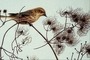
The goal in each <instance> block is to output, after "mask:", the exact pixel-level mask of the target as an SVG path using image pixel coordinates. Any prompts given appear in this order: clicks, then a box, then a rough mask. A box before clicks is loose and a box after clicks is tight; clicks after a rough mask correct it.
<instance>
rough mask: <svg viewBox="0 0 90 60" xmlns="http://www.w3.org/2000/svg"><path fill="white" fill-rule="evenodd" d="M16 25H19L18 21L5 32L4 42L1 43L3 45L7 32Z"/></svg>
mask: <svg viewBox="0 0 90 60" xmlns="http://www.w3.org/2000/svg"><path fill="white" fill-rule="evenodd" d="M15 25H17V23H16V24H14V25H12V26H11V27H10V28H8V29H7V31H6V32H5V33H4V36H3V39H2V43H1V47H2V46H3V43H4V39H5V36H6V34H7V32H8V31H9V30H10V29H11V28H12V27H14V26H15Z"/></svg>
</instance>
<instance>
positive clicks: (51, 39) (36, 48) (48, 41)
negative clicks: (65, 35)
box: [35, 30, 64, 49]
mask: <svg viewBox="0 0 90 60" xmlns="http://www.w3.org/2000/svg"><path fill="white" fill-rule="evenodd" d="M63 31H64V30H62V31H60V32H59V33H58V34H56V35H55V36H54V37H53V38H51V39H50V40H49V41H48V43H50V42H51V41H52V40H53V39H54V38H55V37H56V36H58V35H59V34H60V33H62V32H63ZM46 45H47V43H46V44H44V45H42V46H40V47H37V48H35V49H39V48H42V47H44V46H46Z"/></svg>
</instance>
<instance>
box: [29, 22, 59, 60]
mask: <svg viewBox="0 0 90 60" xmlns="http://www.w3.org/2000/svg"><path fill="white" fill-rule="evenodd" d="M29 25H30V26H32V27H33V28H34V29H35V30H36V31H37V32H38V33H39V34H40V35H41V36H42V37H43V38H44V40H45V41H46V42H47V44H48V45H49V46H50V48H51V49H52V51H53V53H54V55H55V57H56V60H59V59H58V57H57V55H56V53H55V51H54V49H53V47H52V46H51V44H50V43H49V41H48V40H47V39H46V38H45V37H44V36H43V35H42V34H41V33H40V32H39V31H38V30H37V29H36V28H35V27H34V26H33V25H32V24H30V23H29Z"/></svg>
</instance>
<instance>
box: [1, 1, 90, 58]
mask: <svg viewBox="0 0 90 60" xmlns="http://www.w3.org/2000/svg"><path fill="white" fill-rule="evenodd" d="M23 6H25V7H24V8H23V10H22V11H25V10H29V9H32V8H36V7H43V8H44V9H45V10H46V13H47V16H56V17H57V20H58V21H59V22H60V23H62V24H64V21H65V18H62V17H60V15H59V14H57V12H56V11H57V10H59V9H65V8H66V7H72V8H74V9H75V8H82V9H83V11H85V12H88V11H89V10H90V0H0V9H1V10H3V9H7V11H8V12H7V13H10V12H14V13H15V12H19V11H20V9H21V8H22V7H23ZM2 14H3V13H2ZM44 19H45V17H40V18H39V20H38V21H37V22H35V23H33V24H34V26H35V27H36V28H37V29H38V30H39V31H40V32H41V33H42V34H43V35H44V36H45V30H44V29H43V25H42V21H43V20H44ZM14 23H15V22H14V21H12V22H9V23H6V24H5V25H4V26H3V27H2V28H0V42H1V41H2V37H3V34H4V32H5V31H6V29H7V28H8V27H10V26H11V25H13V24H14ZM0 25H1V22H0ZM25 26H26V25H25ZM26 27H28V29H29V32H30V35H31V37H32V42H31V43H30V44H28V45H26V46H24V47H23V48H22V50H23V51H22V52H20V53H19V54H18V56H20V57H23V58H24V59H26V56H29V57H31V56H36V57H38V58H39V59H40V60H49V59H53V60H55V57H54V54H53V53H52V51H51V49H50V48H49V46H48V45H47V46H45V47H43V48H40V49H38V50H34V48H36V47H39V46H41V45H43V44H44V43H45V42H44V39H43V38H42V37H41V36H40V35H39V34H38V33H37V32H36V31H35V30H34V29H33V28H31V27H29V26H26ZM14 31H15V28H13V29H11V30H10V31H9V32H8V34H7V36H6V38H5V42H4V47H5V48H6V49H7V50H10V51H11V46H10V42H11V40H12V39H13V36H14V34H13V33H14ZM49 37H50V38H51V37H52V35H49ZM79 40H81V42H82V43H84V41H86V40H87V41H88V42H90V41H89V40H90V33H88V34H87V36H85V37H81V38H79ZM75 47H77V48H78V49H79V47H80V44H78V45H77V46H75ZM75 47H67V46H66V48H65V50H64V52H63V53H62V54H60V55H59V56H58V57H59V59H66V57H69V58H70V57H71V53H72V52H74V48H75ZM75 53H76V52H75ZM76 56H77V55H74V57H76ZM3 57H4V58H5V59H9V58H8V57H6V56H5V55H3ZM85 58H86V56H85ZM85 58H84V59H85Z"/></svg>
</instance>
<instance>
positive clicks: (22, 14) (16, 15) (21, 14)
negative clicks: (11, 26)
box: [9, 12, 30, 18]
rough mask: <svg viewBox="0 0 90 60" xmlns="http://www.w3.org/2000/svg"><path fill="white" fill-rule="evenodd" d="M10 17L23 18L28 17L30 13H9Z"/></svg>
mask: <svg viewBox="0 0 90 60" xmlns="http://www.w3.org/2000/svg"><path fill="white" fill-rule="evenodd" d="M9 15H10V16H12V17H19V18H20V17H25V16H29V15H30V13H28V12H21V13H9Z"/></svg>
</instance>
